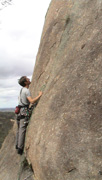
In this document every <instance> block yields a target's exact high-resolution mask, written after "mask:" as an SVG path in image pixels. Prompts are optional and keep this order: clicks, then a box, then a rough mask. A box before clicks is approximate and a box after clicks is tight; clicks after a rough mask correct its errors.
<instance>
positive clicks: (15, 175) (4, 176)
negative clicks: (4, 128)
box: [0, 122, 34, 180]
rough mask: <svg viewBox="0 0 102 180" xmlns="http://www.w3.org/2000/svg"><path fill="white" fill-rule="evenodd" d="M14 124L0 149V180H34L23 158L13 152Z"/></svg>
mask: <svg viewBox="0 0 102 180" xmlns="http://www.w3.org/2000/svg"><path fill="white" fill-rule="evenodd" d="M16 129H17V127H16V122H15V123H14V126H13V129H12V130H11V131H10V132H9V134H8V136H7V137H6V139H5V141H4V143H3V145H2V148H1V149H0V180H26V179H27V180H34V178H33V172H32V170H31V168H30V166H29V165H28V164H27V162H26V159H25V156H24V155H22V156H20V155H18V154H17V152H16V150H15V135H16Z"/></svg>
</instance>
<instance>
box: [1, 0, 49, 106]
mask: <svg viewBox="0 0 102 180" xmlns="http://www.w3.org/2000/svg"><path fill="white" fill-rule="evenodd" d="M12 1H13V3H12V5H9V6H7V7H5V8H3V9H2V10H0V108H10V107H15V106H16V105H17V104H18V95H19V90H20V88H21V87H20V86H19V84H18V82H17V80H18V79H19V77H20V76H22V75H27V76H29V77H30V78H31V77H32V73H33V69H34V64H35V60H36V55H37V52H38V47H39V43H40V38H41V34H42V30H43V25H44V20H45V15H46V12H47V9H48V7H49V4H50V2H51V0H44V1H43V0H36V1H35V0H12ZM0 9H1V4H0Z"/></svg>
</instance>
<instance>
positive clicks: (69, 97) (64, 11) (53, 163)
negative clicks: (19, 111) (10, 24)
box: [0, 0, 102, 180]
mask: <svg viewBox="0 0 102 180" xmlns="http://www.w3.org/2000/svg"><path fill="white" fill-rule="evenodd" d="M101 22H102V0H77V1H75V0H52V2H51V4H50V7H49V10H48V12H47V15H46V21H45V25H44V29H43V33H42V37H41V43H40V47H39V51H38V55H37V60H36V65H35V69H34V74H33V79H32V84H31V92H32V96H33V97H35V96H36V95H37V94H38V91H40V90H42V91H43V96H42V97H41V99H40V101H39V103H38V105H37V107H36V108H35V110H34V112H33V115H32V118H31V120H30V124H29V126H28V130H27V136H26V144H25V153H26V157H27V160H28V162H29V163H31V165H32V168H33V170H34V176H35V178H34V180H101V179H102V23H101ZM1 160H2V157H1ZM1 160H0V161H1ZM6 168H7V169H6V173H8V174H9V175H10V169H9V168H8V167H6ZM1 175H2V172H0V177H3V176H1ZM12 177H13V175H12ZM11 179H12V178H9V179H6V178H4V179H3V178H2V180H11ZM13 180H16V179H13Z"/></svg>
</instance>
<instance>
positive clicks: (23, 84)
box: [18, 76, 31, 87]
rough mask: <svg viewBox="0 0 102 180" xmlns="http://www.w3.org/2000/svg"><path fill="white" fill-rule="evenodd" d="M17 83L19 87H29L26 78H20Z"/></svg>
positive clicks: (28, 81)
mask: <svg viewBox="0 0 102 180" xmlns="http://www.w3.org/2000/svg"><path fill="white" fill-rule="evenodd" d="M18 83H19V84H20V85H21V86H23V87H25V86H26V85H30V83H31V82H30V80H29V78H27V77H26V76H22V77H21V78H20V79H19V80H18Z"/></svg>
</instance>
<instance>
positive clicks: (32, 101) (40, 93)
mask: <svg viewBox="0 0 102 180" xmlns="http://www.w3.org/2000/svg"><path fill="white" fill-rule="evenodd" d="M41 96H42V92H39V95H38V96H37V97H36V98H32V97H31V96H29V97H27V99H28V101H29V102H30V103H31V104H34V103H35V102H36V101H37V100H38V99H39V98H40V97H41Z"/></svg>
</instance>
